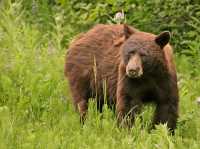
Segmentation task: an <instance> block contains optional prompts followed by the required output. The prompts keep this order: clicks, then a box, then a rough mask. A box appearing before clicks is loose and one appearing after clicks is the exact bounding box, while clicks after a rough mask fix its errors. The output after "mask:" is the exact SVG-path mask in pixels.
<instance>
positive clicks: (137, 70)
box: [128, 67, 140, 77]
mask: <svg viewBox="0 0 200 149" xmlns="http://www.w3.org/2000/svg"><path fill="white" fill-rule="evenodd" d="M128 75H129V76H130V77H138V76H140V68H139V67H136V68H131V69H129V71H128Z"/></svg>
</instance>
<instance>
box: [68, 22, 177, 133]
mask: <svg viewBox="0 0 200 149" xmlns="http://www.w3.org/2000/svg"><path fill="white" fill-rule="evenodd" d="M169 40H170V33H169V32H167V31H165V32H162V33H161V34H159V35H154V34H151V33H146V32H142V31H139V30H137V29H135V28H133V27H131V26H129V25H126V24H121V25H96V26H95V27H93V28H92V29H91V30H89V31H88V32H86V33H83V34H81V35H80V36H79V37H78V38H77V39H75V40H74V41H73V42H72V43H71V45H70V46H69V50H68V51H67V54H66V63H65V75H66V77H67V78H68V80H69V85H70V89H71V93H72V97H73V103H74V106H75V107H76V109H77V110H78V111H79V113H80V118H81V120H82V121H84V119H85V116H86V113H87V109H88V99H89V98H95V99H96V100H97V108H98V109H99V111H100V112H102V107H103V104H104V103H105V94H106V99H107V101H106V102H107V104H108V105H109V106H114V107H116V112H117V118H118V121H119V123H120V124H121V123H122V122H129V124H130V123H132V122H133V120H134V117H135V114H136V113H137V112H138V111H140V109H141V106H142V104H143V103H148V102H153V103H155V105H156V110H155V116H154V120H153V124H159V123H167V126H168V128H169V129H171V130H174V129H175V127H176V122H177V118H178V103H179V97H178V88H177V77H176V69H175V65H174V62H173V53H172V48H171V46H170V45H169ZM105 92H106V93H105Z"/></svg>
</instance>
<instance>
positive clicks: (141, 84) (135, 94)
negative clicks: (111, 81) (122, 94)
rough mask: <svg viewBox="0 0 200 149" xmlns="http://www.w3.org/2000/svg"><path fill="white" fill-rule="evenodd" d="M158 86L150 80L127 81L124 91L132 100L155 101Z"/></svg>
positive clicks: (154, 81)
mask: <svg viewBox="0 0 200 149" xmlns="http://www.w3.org/2000/svg"><path fill="white" fill-rule="evenodd" d="M157 89H158V84H157V82H156V80H154V79H152V78H145V79H127V81H126V91H127V93H128V95H129V96H130V97H132V98H139V99H141V100H142V101H143V102H149V101H152V100H156V96H157V95H156V93H157Z"/></svg>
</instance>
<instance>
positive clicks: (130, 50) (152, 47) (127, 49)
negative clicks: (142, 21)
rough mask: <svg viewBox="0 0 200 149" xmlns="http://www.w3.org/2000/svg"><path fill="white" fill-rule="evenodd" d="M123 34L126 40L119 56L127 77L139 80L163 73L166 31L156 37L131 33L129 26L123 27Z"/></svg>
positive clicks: (135, 32) (167, 37) (137, 32)
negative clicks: (142, 77) (146, 76)
mask: <svg viewBox="0 0 200 149" xmlns="http://www.w3.org/2000/svg"><path fill="white" fill-rule="evenodd" d="M124 34H125V39H126V40H125V41H124V43H123V44H122V46H121V50H122V53H121V56H122V61H123V63H124V65H125V67H126V75H127V76H128V77H130V78H140V77H141V76H144V75H151V74H153V73H158V72H159V71H163V68H165V65H166V64H165V55H164V47H165V45H167V44H168V43H169V40H170V33H169V32H168V31H165V32H162V33H160V34H159V35H157V36H156V35H154V34H150V33H146V32H141V31H133V30H132V29H131V28H130V27H129V26H127V25H124Z"/></svg>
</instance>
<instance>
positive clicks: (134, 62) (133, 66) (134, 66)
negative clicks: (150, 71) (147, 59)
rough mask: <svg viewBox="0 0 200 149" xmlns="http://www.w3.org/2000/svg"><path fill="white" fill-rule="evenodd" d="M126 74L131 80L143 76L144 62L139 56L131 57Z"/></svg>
mask: <svg viewBox="0 0 200 149" xmlns="http://www.w3.org/2000/svg"><path fill="white" fill-rule="evenodd" d="M126 74H127V76H128V77H130V78H138V77H141V76H142V75H143V68H142V61H141V58H140V56H139V55H138V54H136V55H133V56H131V58H130V60H129V62H128V64H127V66H126Z"/></svg>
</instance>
